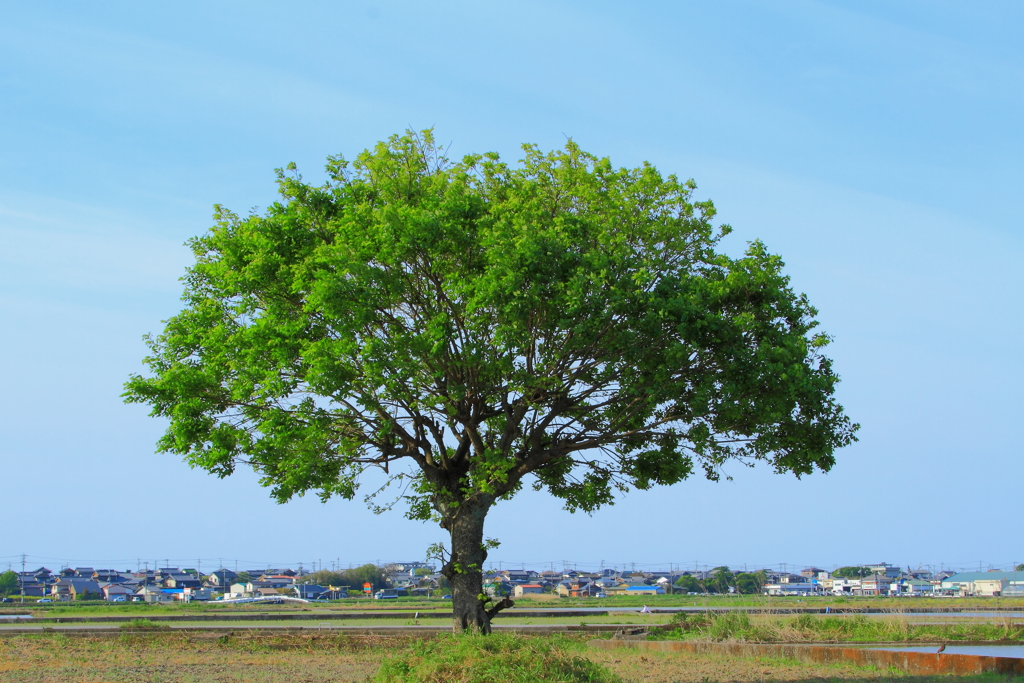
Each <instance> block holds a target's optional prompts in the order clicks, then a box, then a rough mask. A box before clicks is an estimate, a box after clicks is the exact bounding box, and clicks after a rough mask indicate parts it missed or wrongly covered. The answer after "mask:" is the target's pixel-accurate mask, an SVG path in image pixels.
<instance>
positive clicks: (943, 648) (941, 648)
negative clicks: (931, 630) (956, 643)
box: [935, 645, 946, 655]
mask: <svg viewBox="0 0 1024 683" xmlns="http://www.w3.org/2000/svg"><path fill="white" fill-rule="evenodd" d="M945 650H946V646H945V645H943V646H942V647H940V648H939V649H938V650H936V652H935V654H937V655H940V654H942V653H943V652H944V651H945Z"/></svg>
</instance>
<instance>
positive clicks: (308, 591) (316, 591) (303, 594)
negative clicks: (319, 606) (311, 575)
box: [292, 583, 330, 600]
mask: <svg viewBox="0 0 1024 683" xmlns="http://www.w3.org/2000/svg"><path fill="white" fill-rule="evenodd" d="M292 590H293V591H295V597H297V598H301V599H303V600H318V599H319V598H320V597H321V596H322V595H323V594H324V593H327V592H328V591H329V590H330V589H328V588H326V587H324V586H317V585H315V584H311V583H299V584H295V585H293V586H292Z"/></svg>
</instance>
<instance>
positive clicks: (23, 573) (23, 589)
mask: <svg viewBox="0 0 1024 683" xmlns="http://www.w3.org/2000/svg"><path fill="white" fill-rule="evenodd" d="M18 583H19V584H21V601H22V602H25V553H22V554H21V574H20V575H19V576H18Z"/></svg>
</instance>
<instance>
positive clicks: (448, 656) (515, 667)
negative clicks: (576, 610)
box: [373, 633, 620, 683]
mask: <svg viewBox="0 0 1024 683" xmlns="http://www.w3.org/2000/svg"><path fill="white" fill-rule="evenodd" d="M578 648H579V645H578V644H577V643H575V642H573V641H570V640H568V639H566V638H564V637H561V636H552V637H543V638H530V637H523V636H517V635H512V634H503V633H494V634H491V635H489V636H477V635H446V636H441V637H439V638H434V639H430V640H424V641H420V642H419V643H416V644H414V645H413V646H412V647H410V648H408V649H405V650H403V651H402V652H399V653H396V654H395V655H393V656H391V657H388V658H386V659H385V660H384V662H383V663H382V664H381V666H380V669H378V671H377V674H376V676H375V677H374V678H373V680H374V681H377V682H378V683H391V682H395V683H492V682H493V681H502V682H503V683H533V682H534V681H560V682H563V683H577V682H578V683H584V682H586V683H616V682H618V681H619V680H620V679H619V678H618V677H617V676H616V675H615V674H613V673H612V672H610V671H608V670H607V669H605V668H604V667H602V666H600V665H599V664H596V663H594V662H591V661H590V660H588V659H586V658H584V657H582V656H580V655H579V654H576V653H574V650H578Z"/></svg>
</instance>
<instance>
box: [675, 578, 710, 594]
mask: <svg viewBox="0 0 1024 683" xmlns="http://www.w3.org/2000/svg"><path fill="white" fill-rule="evenodd" d="M676 587H677V588H679V589H680V590H683V591H685V592H687V593H703V592H704V584H703V583H702V582H701V581H700V580H699V579H697V578H695V577H693V576H690V575H689V574H683V575H682V576H680V577H679V578H678V579H676Z"/></svg>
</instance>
